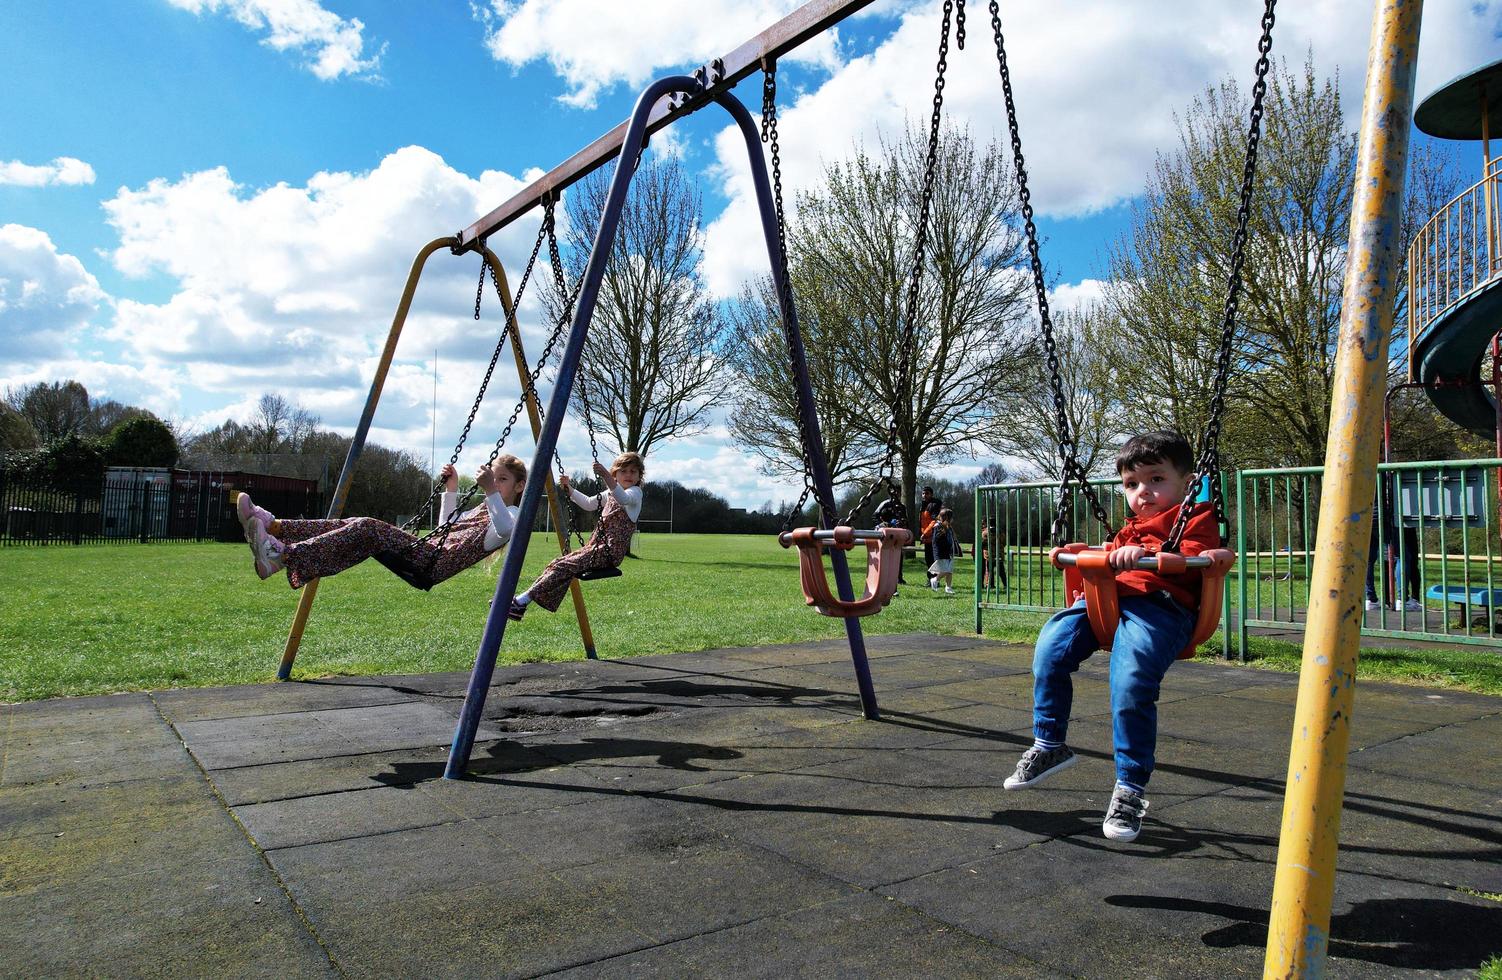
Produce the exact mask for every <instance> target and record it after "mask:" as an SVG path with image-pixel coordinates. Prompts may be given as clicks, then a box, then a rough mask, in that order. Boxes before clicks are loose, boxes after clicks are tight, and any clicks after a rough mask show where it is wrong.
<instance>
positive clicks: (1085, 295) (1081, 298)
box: [1048, 279, 1106, 313]
mask: <svg viewBox="0 0 1502 980" xmlns="http://www.w3.org/2000/svg"><path fill="white" fill-rule="evenodd" d="M1105 294H1106V283H1105V282H1104V281H1103V280H1100V279H1081V280H1080V281H1079V282H1075V283H1068V282H1065V283H1060V284H1059V285H1058V286H1056V287H1055V288H1054V289H1053V290H1052V291H1051V292H1050V293H1049V294H1048V304H1049V308H1050V309H1051V310H1052V311H1053V312H1055V313H1057V312H1060V311H1062V310H1082V309H1086V308H1088V307H1090V306H1092V305H1094V304H1096V303H1099V302H1100V301H1101V299H1102V298H1104V296H1105Z"/></svg>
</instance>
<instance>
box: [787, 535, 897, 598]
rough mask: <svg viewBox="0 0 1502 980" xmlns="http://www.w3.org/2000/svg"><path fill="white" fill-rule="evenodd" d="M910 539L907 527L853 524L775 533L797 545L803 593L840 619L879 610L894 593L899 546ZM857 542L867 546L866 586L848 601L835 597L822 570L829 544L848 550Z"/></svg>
mask: <svg viewBox="0 0 1502 980" xmlns="http://www.w3.org/2000/svg"><path fill="white" fill-rule="evenodd" d="M912 540H913V534H912V532H911V531H909V530H907V529H906V528H901V527H883V528H878V529H876V530H873V531H858V530H856V529H855V528H852V527H844V526H840V527H836V528H833V529H830V530H820V529H819V528H813V527H800V528H797V529H795V530H792V531H785V532H783V533H782V534H780V535H778V536H777V541H778V543H779V544H781V545H782V546H783V547H784V548H790V547H795V546H796V547H797V549H798V569H799V577H800V579H801V580H802V584H803V596H804V599H805V600H806V601H807V603H808V604H809V605H810V606H813V607H814V608H815V609H817V610H818V611H819V612H820V613H821V614H822V615H825V616H835V617H838V618H841V619H844V618H847V617H850V616H869V615H871V614H872V613H879V612H881V611H882V609H884V608H886V605H887V603H889V602H891V601H892V596H894V595H896V594H897V576H898V575H899V574H900V573H901V571H902V549H903V548H904V547H906V546H907V545H908V544H909V543H911V542H912ZM857 542H859V543H861V544H863V545H865V546H866V590H865V593H864V594H863V595H862V596H861V597H860V598H859V599H854V600H852V601H850V602H845V601H844V600H842V599H837V598H835V595H834V593H833V592H831V591H830V588H829V579H828V578H827V577H826V576H825V574H824V552H825V551H826V550H828V549H830V548H838V549H839V550H841V551H849V550H850V549H851V548H854V547H855V545H856V543H857Z"/></svg>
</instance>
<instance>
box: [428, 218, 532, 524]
mask: <svg viewBox="0 0 1502 980" xmlns="http://www.w3.org/2000/svg"><path fill="white" fill-rule="evenodd" d="M541 249H542V231H541V230H540V229H539V231H538V233H537V240H536V241H535V242H533V243H532V255H531V257H529V258H528V259H527V267H526V269H525V270H524V271H523V272H522V278H521V282H520V283H519V284H518V285H517V288H516V297H515V299H514V300H513V301H512V306H511V313H510V315H509V316H508V317H507V325H508V327H509V328H511V329H514V328H515V327H516V307H517V306H518V305H519V304H520V303H521V301H522V296H523V294H525V293H526V291H527V282H528V281H529V280H530V279H531V278H532V267H533V265H535V264H536V262H537V254H538V252H539V251H541ZM478 251H479V253H480V284H479V287H478V288H477V290H476V292H475V319H476V320H478V319H480V300H481V298H482V297H483V296H484V290H485V274H486V272H487V271H490V263H489V262H487V261H486V259H485V239H483V238H482V239H480V241H479V248H478ZM491 279H492V280H494V281H495V289H496V296H497V297H499V296H500V291H501V283H500V281H499V280H497V279H495V274H494V273H493V272H491ZM507 332H508V331H507V330H505V329H503V330H502V331H501V335H500V337H499V338H497V340H496V343H495V350H493V351H491V354H490V364H489V366H488V367H486V369H485V377H484V379H483V380H482V381H481V382H480V390H479V392H478V393H477V394H476V395H475V402H474V404H473V405H471V406H470V409H469V417H468V418H467V419H465V420H464V429H463V431H461V432H460V433H459V441H458V443H457V444H456V445H455V446H454V451H453V453H452V454H451V455H450V456H449V465H450V466H453V465H454V464H455V463H457V462H458V461H459V455H460V454H461V453H462V452H463V451H464V444H465V442H467V441H468V440H469V430H470V429H471V428H473V426H474V424H475V417H476V416H477V415H478V414H479V412H480V404H481V403H482V402H483V401H484V400H485V392H486V390H487V389H488V388H489V387H490V379H491V376H492V375H493V374H495V366H496V363H497V362H498V361H499V360H500V357H501V351H502V349H504V348H505V346H506V337H507ZM507 432H508V433H509V432H510V428H509V427H508V428H507ZM501 442H502V444H504V442H505V436H502V437H501ZM498 455H500V447H499V445H498V446H497V448H496V451H495V453H494V454H492V455H491V460H492V461H494V459H495V457H496V456H498ZM443 492H444V486H443V481H441V480H434V481H433V488H432V490H430V491H429V492H428V499H427V500H425V501H423V503H422V506H420V507H418V508H417V510H416V511H415V512H413V514H412V517H411V518H409V519H408V520H407V522H406V523H405V524H403V525H402V530H404V531H411V530H413V529H414V528H415V527H416V526H417V524H418V522H419V521H420V520H421V519H422V517H423V515H424V514H425V513H426V512H427V511H428V508H430V507H431V506H432V505H433V501H435V500H437V499H438V498H439V496H440V495H442V493H443ZM455 513H458V510H457V509H456V510H455ZM452 517H453V515H450V520H447V521H444V522H443V523H442V524H440V525H439V526H438V527H435V528H434V529H433V530H432V531H430V532H429V533H428V535H427V536H428V537H432V536H434V535H437V536H438V542H439V543H440V544H441V543H442V542H443V540H444V539H445V538H446V537H447V536H448V531H449V528H450V527H452V526H453V523H454V522H453V520H452ZM440 532H442V533H440Z"/></svg>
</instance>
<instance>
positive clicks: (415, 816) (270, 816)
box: [235, 786, 463, 851]
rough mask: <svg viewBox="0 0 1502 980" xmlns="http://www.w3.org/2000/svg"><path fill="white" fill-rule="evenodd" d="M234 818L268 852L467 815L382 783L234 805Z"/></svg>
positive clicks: (412, 790)
mask: <svg viewBox="0 0 1502 980" xmlns="http://www.w3.org/2000/svg"><path fill="white" fill-rule="evenodd" d="M235 817H236V819H238V820H239V821H240V822H241V823H242V824H244V826H245V831H246V833H248V834H250V836H251V838H252V839H254V840H255V842H256V846H257V847H260V848H261V849H263V850H267V851H271V850H275V849H277V848H281V847H297V846H300V845H303V844H316V843H322V842H324V841H333V840H342V839H344V838H347V837H367V836H370V835H371V834H386V833H390V832H391V831H394V830H408V829H411V828H413V827H428V826H432V825H434V824H440V823H450V822H452V821H455V820H460V819H463V816H462V815H461V814H458V813H455V812H454V811H453V810H450V809H449V808H448V807H446V806H444V805H443V804H442V802H441V801H439V800H437V799H434V798H433V797H432V796H429V795H427V794H424V793H419V792H418V791H417V790H416V789H415V788H414V787H412V786H380V787H377V788H375V789H362V790H351V791H348V792H343V793H324V794H322V795H319V796H299V797H297V798H296V799H291V800H278V801H276V802H274V803H252V804H248V805H245V806H237V807H235Z"/></svg>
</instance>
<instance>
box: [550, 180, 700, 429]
mask: <svg viewBox="0 0 1502 980" xmlns="http://www.w3.org/2000/svg"><path fill="white" fill-rule="evenodd" d="M608 192H609V183H608V181H607V179H606V176H605V175H604V174H603V173H599V174H596V175H594V176H592V177H590V178H588V179H586V180H584V181H581V182H580V183H579V184H576V185H575V187H574V189H573V190H572V191H571V192H570V194H569V196H568V202H567V207H568V216H569V231H568V235H567V243H568V245H569V248H568V252H567V256H566V259H565V262H566V265H567V268H568V272H569V278H570V280H571V281H575V282H576V281H578V279H579V277H580V276H582V275H583V273H584V267H585V264H586V263H587V262H588V259H589V250H590V246H591V245H592V244H593V239H594V228H595V226H596V225H597V224H598V222H599V216H600V212H601V211H602V209H603V208H604V206H605V198H606V195H607V194H608ZM702 216H703V202H702V200H701V199H700V197H699V194H698V192H697V191H696V190H695V189H694V188H693V186H692V185H691V184H690V183H689V181H688V178H687V177H686V176H685V174H684V172H683V169H682V167H681V166H680V165H679V164H678V163H677V162H676V161H673V160H668V161H650V162H644V163H643V164H642V166H641V168H640V170H639V171H638V172H637V174H636V177H635V178H634V179H633V180H632V182H631V190H630V193H629V194H628V195H627V197H626V204H625V207H624V209H623V210H622V212H621V219H620V225H619V230H618V231H617V233H616V238H615V244H614V247H613V248H612V249H611V253H610V258H609V260H608V262H607V264H606V266H605V276H604V279H603V281H602V282H601V284H600V294H599V302H598V304H597V305H596V307H595V311H594V318H593V321H592V322H591V324H590V330H589V342H588V344H587V345H586V346H585V349H584V353H583V356H582V359H581V361H580V375H581V380H582V381H583V383H584V384H585V386H586V387H587V389H588V393H589V397H590V401H591V404H592V407H593V409H594V421H595V423H596V424H598V425H604V426H608V427H609V430H610V434H611V435H612V436H613V437H614V438H615V441H616V444H617V445H618V446H620V447H621V449H623V450H631V451H635V452H639V453H642V454H643V455H645V454H647V453H648V452H649V451H650V450H651V448H652V446H653V445H655V444H657V443H658V442H660V441H662V440H664V439H669V438H672V437H674V436H688V435H693V434H694V433H696V432H700V431H703V429H704V428H705V426H706V425H707V424H708V421H709V414H710V409H711V407H712V406H713V405H714V404H715V403H716V402H717V401H719V400H720V398H721V397H722V396H723V395H724V393H725V390H726V387H727V384H728V378H727V376H726V374H725V372H724V370H723V366H722V356H721V333H722V330H723V324H722V322H721V320H720V316H719V313H718V310H717V308H716V306H715V304H714V303H713V302H712V301H711V299H710V297H709V292H708V289H707V288H706V287H705V285H704V280H703V276H702V275H701V273H700V269H699V265H700V258H701V255H702V253H703V241H704V234H703V229H702ZM549 303H550V306H551V311H552V313H553V315H555V316H557V315H558V314H559V313H560V305H561V303H560V299H559V297H558V296H557V295H556V294H554V295H551V296H550V297H549ZM576 404H577V400H576Z"/></svg>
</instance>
